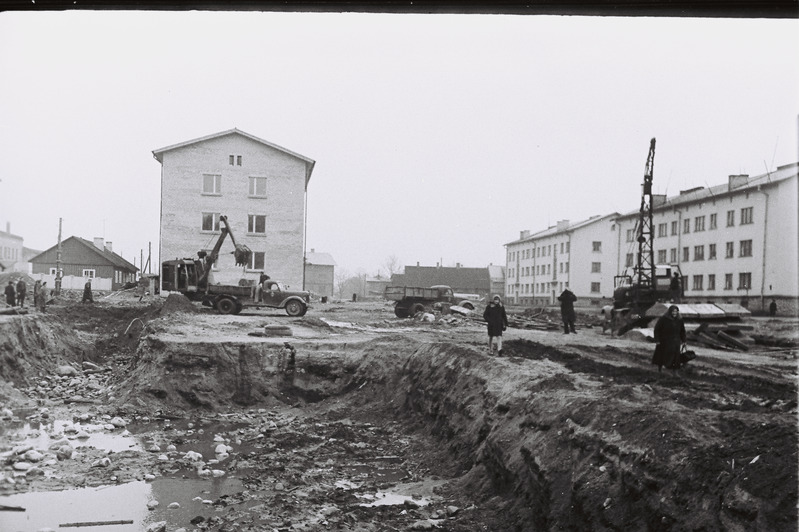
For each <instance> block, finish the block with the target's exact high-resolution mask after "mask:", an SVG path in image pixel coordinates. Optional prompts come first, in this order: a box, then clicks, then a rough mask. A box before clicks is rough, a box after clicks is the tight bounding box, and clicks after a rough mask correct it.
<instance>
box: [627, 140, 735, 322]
mask: <svg viewBox="0 0 799 532" xmlns="http://www.w3.org/2000/svg"><path fill="white" fill-rule="evenodd" d="M654 164H655V139H654V138H653V139H652V140H651V141H650V142H649V154H648V155H647V158H646V166H645V169H644V182H643V185H642V192H641V207H640V209H639V211H638V222H637V235H638V236H637V239H636V242H637V244H638V252H637V256H636V263H635V265H634V267H633V272H632V275H630V274H627V273H626V272H625V273H624V274H623V275H617V276H615V277H614V279H613V281H614V283H613V284H614V290H613V310H612V313H613V315H614V316H613V319H612V322H613V323H615V326H614V327H613V331H614V333H615V334H617V335H622V334H624V333H626V332H627V331H630V330H632V329H635V328H643V327H647V326H648V325H649V323H650V322H651V321H652V320H653V319H655V318H657V317H659V316H662V315H663V313H664V312H665V311H666V309H667V304H670V303H669V300H670V297H671V295H672V294H671V281H672V278H673V276H674V274H675V273H677V274H678V276H679V278H680V280H682V278H683V275H682V272H681V271H680V266H679V264H655V252H654V240H655V231H654V227H653V223H652V210H653V205H652V179H653V173H654ZM677 307H678V308H679V309H680V314H681V315H682V316H683V318H685V319H686V320H690V321H699V322H703V321H711V320H724V319H740V318H741V317H744V316H746V315H750V312H749V311H748V310H747V309H745V308H743V307H740V306H738V305H724V308H722V307H719V306H717V305H714V304H710V303H708V304H677Z"/></svg>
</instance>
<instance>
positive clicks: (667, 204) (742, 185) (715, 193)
mask: <svg viewBox="0 0 799 532" xmlns="http://www.w3.org/2000/svg"><path fill="white" fill-rule="evenodd" d="M797 170H799V163H791V164H786V165H783V166H778V167H777V169H776V170H775V171H773V172H767V173H765V174H761V175H759V176H755V177H749V176H748V175H740V176H730V177H729V179H728V181H727V183H724V184H723V185H716V186H713V187H709V188H705V187H695V188H691V189H688V190H683V191H681V192H680V193H679V194H678V195H676V196H672V197H666V198H664V199H662V200H660V201H659V202H657V203H655V200H654V198H653V208H652V210H653V211H655V212H657V211H661V210H668V209H673V208H675V207H679V206H680V205H686V204H690V203H696V202H700V201H707V200H708V199H715V198H719V197H724V196H727V195H728V194H731V193H733V194H734V193H738V192H742V191H752V190H755V189H758V188H760V187H763V186H768V185H770V184H772V183H778V182H780V181H784V180H786V179H790V178H791V177H796V176H797ZM736 180H737V181H738V183H737V186H735V185H734V186H732V188H731V187H730V185H731V183H735V182H736ZM639 214H640V208H639V209H636V210H634V211H629V212H627V213H625V214H622V215H618V216H617V218H628V217H631V216H638V215H639Z"/></svg>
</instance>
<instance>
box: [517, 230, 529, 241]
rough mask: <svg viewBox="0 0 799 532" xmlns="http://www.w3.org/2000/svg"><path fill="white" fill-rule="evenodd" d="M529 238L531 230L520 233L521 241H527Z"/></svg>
mask: <svg viewBox="0 0 799 532" xmlns="http://www.w3.org/2000/svg"><path fill="white" fill-rule="evenodd" d="M528 236H530V230H529V229H525V230H524V231H521V232H520V233H519V240H522V239H525V238H527V237H528Z"/></svg>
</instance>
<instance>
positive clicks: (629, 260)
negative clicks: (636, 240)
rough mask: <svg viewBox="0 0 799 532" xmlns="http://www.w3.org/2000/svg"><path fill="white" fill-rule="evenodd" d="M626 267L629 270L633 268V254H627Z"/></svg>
mask: <svg viewBox="0 0 799 532" xmlns="http://www.w3.org/2000/svg"><path fill="white" fill-rule="evenodd" d="M624 265H625V266H626V267H627V268H630V267H632V265H633V254H632V253H627V260H626V261H625V263H624Z"/></svg>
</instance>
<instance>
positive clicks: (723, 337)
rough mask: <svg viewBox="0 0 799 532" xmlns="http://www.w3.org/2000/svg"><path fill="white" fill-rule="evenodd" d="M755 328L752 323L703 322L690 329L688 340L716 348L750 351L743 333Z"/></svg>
mask: <svg viewBox="0 0 799 532" xmlns="http://www.w3.org/2000/svg"><path fill="white" fill-rule="evenodd" d="M686 325H688V324H686ZM753 329H754V327H753V326H752V325H745V324H742V323H702V324H701V325H699V326H698V327H697V328H696V329H693V330H691V331H688V340H690V341H691V342H693V343H698V344H702V345H704V346H707V347H712V348H714V349H734V350H737V351H748V350H749V346H748V345H747V343H746V341H745V336H744V335H743V333H744V332H746V331H751V330H753Z"/></svg>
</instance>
